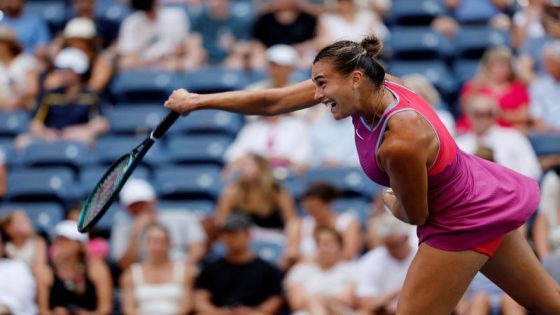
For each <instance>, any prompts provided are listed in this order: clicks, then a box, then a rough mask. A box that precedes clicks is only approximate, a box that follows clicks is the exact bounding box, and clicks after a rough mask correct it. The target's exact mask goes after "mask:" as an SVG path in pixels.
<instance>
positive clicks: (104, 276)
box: [88, 260, 113, 315]
mask: <svg viewBox="0 0 560 315" xmlns="http://www.w3.org/2000/svg"><path fill="white" fill-rule="evenodd" d="M88 273H89V277H90V279H91V281H92V282H93V285H94V286H95V292H97V308H96V309H95V313H96V314H99V315H109V314H111V311H112V309H113V285H112V283H111V274H110V272H109V268H107V265H105V263H104V262H103V261H101V260H93V261H91V262H90V263H89V270H88Z"/></svg>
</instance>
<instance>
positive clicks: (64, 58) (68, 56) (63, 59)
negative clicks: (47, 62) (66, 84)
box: [54, 48, 89, 74]
mask: <svg viewBox="0 0 560 315" xmlns="http://www.w3.org/2000/svg"><path fill="white" fill-rule="evenodd" d="M54 66H55V67H56V68H59V69H68V70H71V71H73V72H75V73H77V74H84V73H85V72H86V71H87V70H88V68H89V60H88V57H87V56H86V54H84V53H83V52H82V51H81V50H79V49H76V48H64V49H63V50H61V51H60V52H59V53H58V55H56V57H55V59H54Z"/></svg>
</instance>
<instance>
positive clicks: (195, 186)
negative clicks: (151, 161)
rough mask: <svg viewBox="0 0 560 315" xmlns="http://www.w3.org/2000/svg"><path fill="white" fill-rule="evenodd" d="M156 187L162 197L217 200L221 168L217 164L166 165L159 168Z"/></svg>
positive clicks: (220, 187)
mask: <svg viewBox="0 0 560 315" xmlns="http://www.w3.org/2000/svg"><path fill="white" fill-rule="evenodd" d="M155 187H156V191H157V192H158V194H159V196H160V197H161V198H162V199H168V200H201V199H202V200H211V201H215V200H217V198H218V196H219V194H220V192H221V189H222V185H221V180H220V168H219V167H217V166H216V167H215V166H164V167H161V168H158V169H157V172H156V176H155Z"/></svg>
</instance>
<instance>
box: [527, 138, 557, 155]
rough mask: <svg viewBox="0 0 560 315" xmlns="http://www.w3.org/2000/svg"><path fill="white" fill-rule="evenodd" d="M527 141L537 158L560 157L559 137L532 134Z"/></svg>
mask: <svg viewBox="0 0 560 315" xmlns="http://www.w3.org/2000/svg"><path fill="white" fill-rule="evenodd" d="M529 141H531V145H532V146H533V149H534V150H535V153H536V154H537V155H538V156H544V155H560V135H554V134H533V135H530V136H529Z"/></svg>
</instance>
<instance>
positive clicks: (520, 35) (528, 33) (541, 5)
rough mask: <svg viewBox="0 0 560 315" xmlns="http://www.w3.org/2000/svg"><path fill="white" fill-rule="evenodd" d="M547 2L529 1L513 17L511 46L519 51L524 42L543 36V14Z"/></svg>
mask: <svg viewBox="0 0 560 315" xmlns="http://www.w3.org/2000/svg"><path fill="white" fill-rule="evenodd" d="M547 2H548V0H529V1H528V3H527V5H526V6H525V7H523V8H521V9H520V10H519V11H517V12H516V13H515V14H514V15H513V27H512V43H511V44H512V46H513V48H514V49H519V48H520V47H521V46H522V45H523V43H525V41H526V40H532V39H536V38H541V37H543V36H545V34H546V32H545V30H544V25H543V14H544V10H545V5H546V3H547Z"/></svg>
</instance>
